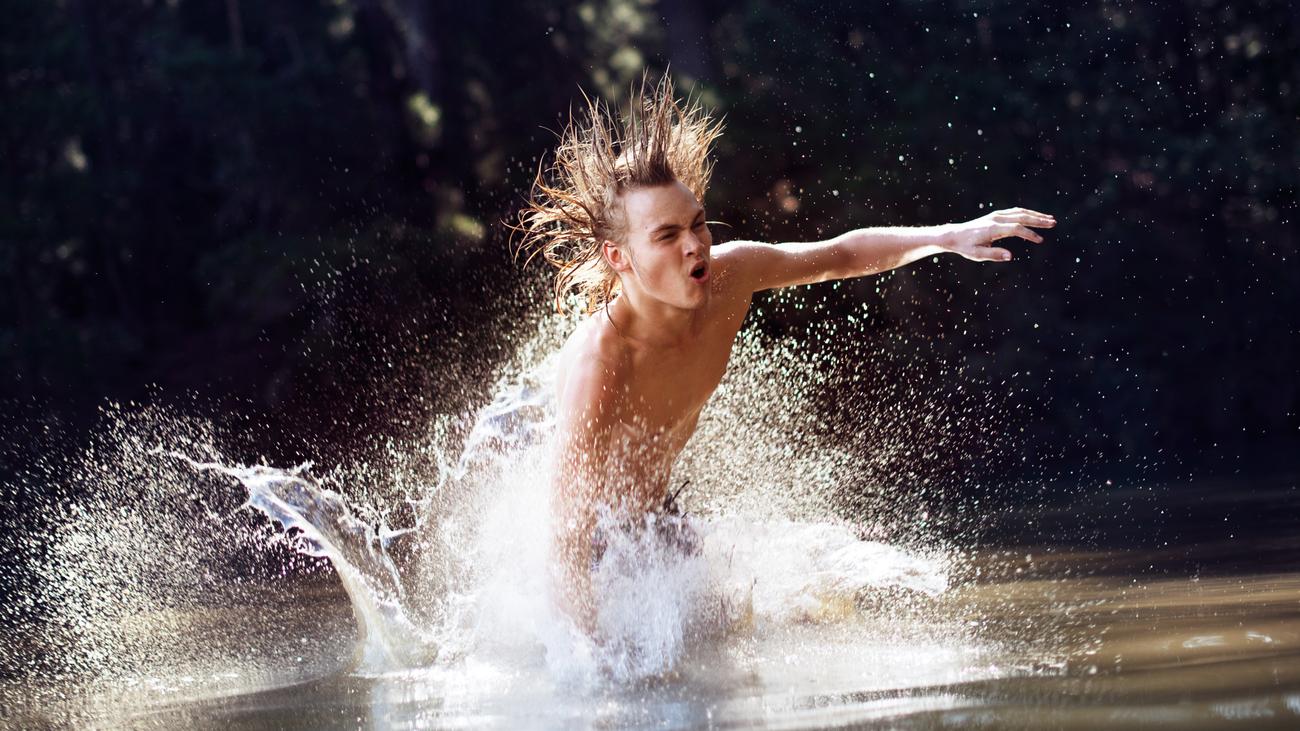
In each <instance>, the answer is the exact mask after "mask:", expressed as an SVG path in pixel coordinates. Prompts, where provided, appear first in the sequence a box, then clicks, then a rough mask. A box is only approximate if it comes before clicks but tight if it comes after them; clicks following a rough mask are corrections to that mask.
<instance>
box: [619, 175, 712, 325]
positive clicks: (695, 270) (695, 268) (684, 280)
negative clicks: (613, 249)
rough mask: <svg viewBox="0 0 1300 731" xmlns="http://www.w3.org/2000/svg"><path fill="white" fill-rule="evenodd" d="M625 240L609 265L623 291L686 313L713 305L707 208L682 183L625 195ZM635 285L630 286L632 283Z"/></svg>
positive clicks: (710, 243) (635, 191) (637, 190)
mask: <svg viewBox="0 0 1300 731" xmlns="http://www.w3.org/2000/svg"><path fill="white" fill-rule="evenodd" d="M623 206H624V210H625V212H626V215H627V241H626V242H625V243H624V244H623V245H622V246H621V247H619V248H620V253H621V256H617V255H616V256H617V261H611V263H613V264H614V267H615V269H616V270H617V271H618V272H619V275H620V277H622V279H623V286H624V287H629V286H635V287H637V288H638V289H640V290H641V291H642V292H643V293H645V294H647V295H649V296H650V297H653V298H654V299H657V300H660V301H661V302H664V303H666V304H670V305H673V306H675V307H681V308H683V309H695V308H698V307H702V306H704V305H705V304H706V303H707V302H708V300H709V280H710V279H711V278H712V274H711V271H710V270H711V268H712V263H711V262H710V261H709V247H710V246H712V245H713V236H712V234H710V233H709V227H708V226H707V225H705V223H704V208H703V207H702V206H701V205H700V203H699V201H697V200H696V199H695V195H694V194H692V193H691V191H690V189H689V188H687V187H686V186H685V185H682V184H681V182H678V181H673V182H672V183H669V184H666V185H657V186H654V187H648V188H637V189H635V190H631V191H628V192H626V193H624V194H623ZM629 280H631V281H629Z"/></svg>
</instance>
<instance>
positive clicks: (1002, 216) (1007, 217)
mask: <svg viewBox="0 0 1300 731" xmlns="http://www.w3.org/2000/svg"><path fill="white" fill-rule="evenodd" d="M993 220H994V221H996V222H997V223H1019V224H1024V225H1025V226H1033V227H1035V228H1052V227H1053V226H1055V225H1056V219H1055V218H1052V217H1051V216H1048V215H1044V214H1042V213H1034V212H1033V211H1023V212H1020V211H1011V212H1008V213H995V214H993Z"/></svg>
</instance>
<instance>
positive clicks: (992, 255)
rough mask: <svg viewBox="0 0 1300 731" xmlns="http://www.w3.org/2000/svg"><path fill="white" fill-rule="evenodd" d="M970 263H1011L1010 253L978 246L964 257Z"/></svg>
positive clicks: (995, 248) (992, 247) (993, 247)
mask: <svg viewBox="0 0 1300 731" xmlns="http://www.w3.org/2000/svg"><path fill="white" fill-rule="evenodd" d="M966 258H967V259H970V260H971V261H1011V252H1010V251H1007V250H1006V249H1000V248H998V247H996V246H980V247H977V248H975V249H974V250H973V251H971V252H970V253H968V254H967V255H966Z"/></svg>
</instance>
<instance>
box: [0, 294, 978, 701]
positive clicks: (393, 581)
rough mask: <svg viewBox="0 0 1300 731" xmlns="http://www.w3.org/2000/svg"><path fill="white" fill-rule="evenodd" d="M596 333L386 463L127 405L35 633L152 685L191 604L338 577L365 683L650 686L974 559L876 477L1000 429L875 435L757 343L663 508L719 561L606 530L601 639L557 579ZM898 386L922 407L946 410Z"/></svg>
mask: <svg viewBox="0 0 1300 731" xmlns="http://www.w3.org/2000/svg"><path fill="white" fill-rule="evenodd" d="M570 325H571V323H568V322H565V321H563V320H558V319H557V320H543V321H542V327H541V329H540V331H539V332H538V333H537V334H536V335H535V336H534V337H532V338H530V339H528V340H526V341H524V342H522V343H521V344H520V345H519V347H517V348H516V349H515V350H514V356H513V358H512V360H511V361H510V362H508V363H506V364H504V365H502V366H499V368H498V371H497V373H496V375H495V381H494V382H495V383H496V386H495V388H494V389H493V392H494V394H495V396H494V397H493V399H492V400H491V401H490V402H489V403H487V404H486V405H485V406H482V407H481V408H479V409H477V410H475V411H472V412H470V413H469V414H467V415H452V414H448V415H444V416H443V417H441V418H438V419H435V420H433V421H432V422H431V423H430V425H429V427H428V429H427V430H426V431H424V432H422V433H420V434H417V435H415V436H412V437H410V438H409V439H408V440H406V441H405V442H393V441H390V442H389V443H387V444H386V445H385V448H384V452H385V453H386V454H387V455H388V458H387V459H386V460H379V461H373V462H367V463H364V464H355V463H354V464H347V463H342V464H340V465H338V466H336V467H335V468H333V469H331V470H327V471H326V472H325V473H324V474H323V475H315V476H314V475H313V471H312V469H311V468H310V467H309V466H306V465H304V466H301V467H298V468H294V469H277V468H274V467H270V466H267V465H256V466H243V465H237V464H233V463H232V462H231V461H230V460H228V459H226V458H224V457H223V455H222V454H221V449H220V446H219V442H220V438H219V432H218V430H217V429H216V427H214V426H213V425H212V423H210V422H206V421H203V420H199V419H193V418H185V417H180V416H177V415H176V414H174V413H170V412H167V411H165V410H162V409H158V408H134V409H133V408H120V409H114V410H113V411H112V413H110V414H109V415H108V418H107V419H106V423H107V424H108V429H107V431H106V432H105V433H104V434H102V435H101V436H100V438H98V439H97V440H96V446H95V447H93V448H92V449H90V450H88V451H87V453H86V454H85V456H84V460H83V464H81V465H80V469H79V470H78V471H76V472H75V474H76V478H75V479H74V480H73V481H71V482H69V483H68V484H67V485H65V486H63V487H61V488H60V489H58V490H55V491H54V494H55V495H56V497H57V501H56V502H57V511H58V512H57V516H58V517H57V518H56V519H54V520H53V521H52V522H53V524H54V525H53V527H52V529H51V530H50V531H49V532H46V533H44V534H43V535H42V537H40V539H39V543H40V550H39V551H37V550H33V551H32V553H31V555H30V556H29V557H28V558H27V559H26V560H27V561H28V562H29V563H30V565H31V566H33V567H35V573H36V574H37V576H38V579H39V587H40V588H39V591H38V593H37V594H36V595H35V596H36V597H37V601H39V602H41V603H42V606H43V609H42V611H41V612H39V613H35V616H36V620H35V622H34V623H35V624H36V625H39V631H38V632H33V633H32V636H35V637H39V639H38V640H35V641H37V642H40V643H42V644H43V646H44V648H45V650H46V651H47V652H48V653H49V655H50V656H51V657H57V658H58V659H59V665H60V667H58V668H57V669H56V670H57V671H59V672H65V673H71V674H80V675H86V674H89V675H98V676H112V675H119V676H122V675H130V674H131V673H133V672H139V671H140V668H147V667H149V666H150V665H151V664H154V663H158V662H160V661H161V660H162V658H163V657H167V658H169V659H170V660H171V661H172V662H174V661H175V658H176V656H177V655H178V654H184V653H185V652H186V651H188V652H190V653H191V654H193V655H196V656H197V655H201V654H202V653H203V649H204V648H188V650H187V648H185V647H184V642H185V641H184V637H183V636H179V635H169V634H168V632H167V631H166V630H167V629H168V626H169V625H168V622H169V621H173V620H171V619H169V617H173V616H176V615H174V614H169V613H167V612H165V611H163V610H165V609H167V608H172V609H178V610H180V609H185V608H192V607H196V606H209V607H211V606H224V607H229V606H241V605H249V606H253V605H257V604H259V600H260V599H261V598H264V597H265V594H266V592H267V591H268V590H269V589H268V587H274V586H276V585H277V582H279V584H278V585H280V586H283V587H285V588H287V589H288V590H289V591H295V590H297V589H296V587H298V586H300V585H301V583H302V582H303V581H308V582H316V583H320V582H322V581H335V580H336V581H338V582H339V583H341V585H342V587H343V588H344V590H345V591H346V594H347V596H348V599H349V600H350V602H351V605H352V610H353V614H354V616H355V618H356V621H357V624H358V627H359V636H360V639H359V642H358V645H357V650H356V653H355V656H354V665H353V667H354V670H355V671H357V672H361V673H383V672H388V671H393V670H395V669H401V668H409V667H420V666H427V665H430V664H438V663H452V662H457V661H460V660H463V659H464V658H466V657H470V656H473V657H478V658H482V657H507V658H509V660H508V662H510V663H524V664H527V663H534V662H541V663H544V664H545V665H546V666H548V667H549V668H550V670H551V672H553V673H557V674H559V675H561V676H566V677H578V678H607V677H611V676H612V677H614V678H623V679H629V678H642V677H647V676H653V675H656V674H660V673H664V672H667V671H670V670H672V669H673V668H674V667H675V666H676V665H677V664H678V663H679V662H680V660H681V658H682V657H683V656H684V655H685V654H688V653H689V652H691V651H692V648H694V647H697V646H699V645H701V644H702V643H703V644H708V643H715V644H716V643H719V642H721V643H726V642H728V641H729V640H728V638H730V637H735V636H737V635H742V636H745V635H749V634H752V633H755V632H759V633H761V632H765V631H775V630H777V629H779V628H781V627H785V626H789V625H791V624H794V623H806V622H825V621H832V620H835V619H836V618H841V617H844V616H847V615H851V614H853V613H855V612H858V611H860V610H861V609H862V607H864V606H868V605H872V606H880V605H881V604H883V603H888V604H891V605H892V606H894V607H896V608H897V609H898V610H899V611H902V610H903V609H904V608H905V607H907V606H908V605H909V604H910V603H911V602H912V601H913V600H916V598H917V597H925V596H933V595H936V594H939V593H941V592H943V591H944V589H945V588H946V587H947V586H948V584H949V583H950V580H949V578H948V577H949V575H950V570H951V566H950V563H951V560H952V559H951V556H952V555H953V554H952V553H951V552H950V551H948V550H947V549H945V547H944V546H942V545H938V544H937V543H935V542H934V541H933V540H932V537H930V536H928V534H927V533H926V531H925V510H924V508H923V507H922V506H921V504H920V501H919V497H918V494H917V493H907V492H900V491H899V488H906V487H907V486H906V485H900V484H899V481H898V480H895V481H894V482H892V483H884V482H878V483H876V484H872V482H873V480H875V479H878V476H879V475H880V474H881V473H882V471H885V470H888V469H889V460H890V459H892V458H893V455H896V454H897V453H899V452H900V451H902V448H903V444H904V443H908V444H915V443H916V442H918V441H925V440H927V439H929V440H933V439H942V438H948V439H950V440H951V441H952V443H953V445H954V446H955V447H956V446H960V444H961V439H960V434H959V433H958V432H959V431H960V429H961V427H962V426H963V425H964V421H965V420H968V419H975V418H978V415H977V414H975V413H973V410H972V411H971V412H970V413H962V412H960V406H958V407H954V406H953V405H952V401H951V400H949V402H948V403H946V404H945V405H944V406H942V407H941V410H940V411H939V413H935V412H934V411H932V412H930V413H923V414H920V417H924V418H919V417H918V412H917V411H915V410H913V411H912V412H909V413H907V414H905V415H904V414H903V412H902V411H900V412H899V414H900V416H899V418H897V419H892V420H891V419H890V417H889V416H888V414H882V412H884V411H885V409H883V408H882V409H877V410H875V411H874V412H873V413H872V415H871V416H870V417H869V418H868V419H867V421H868V423H872V422H873V420H874V426H875V427H876V429H875V430H874V431H873V432H872V439H874V440H875V441H874V442H873V443H871V444H869V445H864V444H862V443H861V442H860V441H859V442H856V443H855V442H854V440H853V439H850V438H848V437H847V436H846V435H845V433H844V432H843V430H842V426H843V423H842V420H843V419H845V418H847V417H846V414H850V413H851V412H849V411H845V410H843V409H841V410H840V412H838V414H839V415H838V416H834V417H833V418H831V417H828V416H827V410H826V409H825V408H823V405H824V404H823V402H824V399H825V396H826V394H827V392H828V391H831V390H833V389H835V388H837V387H842V386H843V383H842V382H840V383H836V382H834V381H833V379H832V376H831V375H830V371H828V369H826V368H823V367H822V365H823V364H821V363H819V362H818V360H819V358H820V357H822V356H820V355H817V354H816V351H813V352H812V354H810V351H809V350H808V349H807V348H804V347H802V344H801V343H800V342H799V341H796V340H777V339H773V338H771V337H767V336H764V335H762V334H761V333H759V332H758V331H756V330H753V329H750V330H746V331H745V332H744V333H742V336H741V339H740V341H739V342H738V343H737V346H736V349H735V352H734V356H733V362H732V365H731V369H730V371H729V374H728V376H727V377H726V379H725V380H724V382H723V384H722V385H721V387H720V388H719V390H718V392H717V393H716V395H715V397H714V399H713V401H712V402H711V404H710V406H709V407H708V409H706V412H705V416H704V418H703V419H702V421H701V423H700V426H699V430H698V432H697V434H696V436H695V438H694V439H693V441H692V444H691V446H690V447H688V450H687V451H686V452H685V453H684V454H683V456H682V458H681V460H679V462H678V464H677V466H676V471H677V474H675V475H674V480H676V481H677V483H675V484H679V483H680V481H682V480H685V479H689V480H690V481H691V488H690V489H689V490H688V491H687V493H685V494H684V495H683V497H682V501H683V503H684V504H685V507H686V513H687V515H686V516H685V517H669V516H649V517H647V518H646V520H650V521H679V522H681V524H682V526H683V527H688V528H689V530H690V532H691V533H692V534H693V535H695V536H697V537H698V540H699V545H698V547H697V550H693V551H682V550H680V547H679V546H675V545H673V544H672V542H671V541H666V540H664V539H663V536H664V535H667V534H671V533H672V532H673V531H664V530H656V529H655V528H654V526H642V527H641V528H640V529H631V530H627V529H622V528H621V527H618V526H614V525H613V524H610V525H606V526H603V527H604V528H606V529H608V532H609V534H610V535H611V536H612V538H611V540H610V544H609V546H608V548H607V550H606V551H605V553H604V556H603V558H602V559H601V562H600V564H599V566H598V568H597V571H596V581H597V586H598V593H599V595H600V597H601V610H600V614H599V625H600V628H601V632H600V637H601V639H600V640H599V641H598V642H595V643H593V642H591V641H590V639H589V638H587V637H585V636H584V635H582V634H581V633H579V632H577V631H576V630H575V629H574V628H573V627H572V625H571V624H570V623H569V622H568V621H567V619H566V618H565V617H563V616H561V615H559V614H558V613H557V611H556V609H555V606H556V602H555V597H554V596H553V595H552V593H551V592H552V591H553V588H552V587H551V586H550V585H549V581H548V577H549V575H550V572H549V571H548V570H547V566H546V556H547V555H548V553H549V552H548V549H547V540H548V538H549V535H550V530H549V526H548V520H549V518H548V516H549V512H550V511H549V506H548V502H549V490H548V485H549V482H550V481H549V476H548V474H547V465H549V464H550V459H549V458H548V454H549V451H548V450H549V449H550V448H551V445H550V442H549V436H550V433H551V425H552V424H553V412H552V404H551V398H550V393H551V381H552V373H551V365H552V362H551V361H550V360H549V358H548V355H549V354H551V353H554V352H555V351H556V349H557V346H558V344H559V342H560V341H561V339H562V336H563V334H564V332H566V330H567V328H568V327H569V326H570ZM812 337H813V338H816V337H817V335H816V334H815V333H814V335H813V336H812ZM859 357H861V354H859ZM899 388H901V387H899ZM918 390H920V387H918ZM894 395H895V397H896V399H895V403H897V402H908V403H910V404H912V405H913V406H914V407H915V406H916V405H917V404H919V403H922V399H924V398H925V396H926V395H925V394H919V393H907V392H903V391H896V392H895V394H894ZM936 408H940V407H936ZM954 408H957V409H958V411H957V412H953V409H954ZM943 410H946V411H943ZM836 419H838V420H840V421H839V422H837V421H836ZM862 431H863V430H862V429H861V428H859V429H858V433H859V434H861V432H862ZM377 473H378V474H381V475H382V476H384V477H386V479H374V476H375V474H377ZM363 475H364V476H366V477H367V479H366V480H365V483H366V486H367V487H366V488H364V489H363V488H361V487H359V486H358V484H357V483H360V482H362V480H361V479H360V478H361V476H363ZM377 484H386V485H387V486H388V487H387V488H386V489H385V488H376V487H375V485H377ZM237 486H238V487H237ZM872 490H874V491H876V492H877V493H879V494H882V495H887V500H884V501H883V502H887V503H888V509H882V510H881V511H880V512H879V513H878V514H876V515H863V514H861V513H858V514H853V513H851V512H846V511H845V508H844V506H845V504H846V503H845V501H844V500H843V499H842V497H843V495H844V494H846V493H853V494H861V493H864V492H868V493H869V492H871V491H872ZM250 508H251V510H250ZM909 516H910V517H909ZM399 518H400V520H399ZM900 524H903V525H906V526H909V527H910V528H911V530H910V531H908V530H903V531H900V530H898V526H899V525H900ZM660 527H662V526H660ZM864 537H872V538H877V539H879V538H889V539H896V540H891V542H889V543H886V542H883V541H879V540H864ZM900 541H901V543H900ZM882 596H887V597H889V598H890V601H889V602H881V601H880V598H881V597H882ZM262 603H265V602H262ZM278 611H283V609H282V608H281V609H279V610H278ZM174 621H179V620H174ZM11 660H12V659H11V658H6V662H9V661H11Z"/></svg>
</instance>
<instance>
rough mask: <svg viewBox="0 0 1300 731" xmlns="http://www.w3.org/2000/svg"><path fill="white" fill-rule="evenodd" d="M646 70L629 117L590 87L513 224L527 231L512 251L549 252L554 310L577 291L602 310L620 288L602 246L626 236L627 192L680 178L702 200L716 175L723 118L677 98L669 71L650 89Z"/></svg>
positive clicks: (590, 305)
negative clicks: (715, 149)
mask: <svg viewBox="0 0 1300 731" xmlns="http://www.w3.org/2000/svg"><path fill="white" fill-rule="evenodd" d="M646 79H647V77H646V76H642V78H641V84H640V89H635V88H634V89H633V90H632V92H631V103H630V108H629V112H628V113H627V114H626V115H618V114H616V113H615V112H613V111H611V109H610V107H609V104H607V103H602V102H601V101H600V100H599V99H597V100H595V101H593V100H592V99H591V98H590V97H588V96H587V95H586V94H585V93H584V94H583V99H584V100H585V101H586V110H585V115H584V116H583V118H582V119H580V120H579V121H578V122H576V123H575V121H574V119H573V113H572V111H570V114H569V123H568V125H567V126H566V127H565V129H564V132H563V133H562V134H561V135H560V143H559V146H558V147H556V149H555V156H554V160H553V161H552V162H551V165H550V167H549V168H544V165H545V159H543V162H542V163H541V164H540V165H539V168H538V173H537V178H536V179H535V180H534V182H533V189H532V192H531V194H530V196H529V200H528V204H527V206H526V207H525V208H524V209H523V210H522V211H520V213H519V223H518V224H517V225H515V226H512V228H513V229H514V230H515V232H516V233H519V234H522V237H521V238H520V240H519V243H518V246H517V247H516V248H515V256H516V258H518V256H519V255H520V254H521V253H522V254H525V255H526V259H525V260H524V265H525V266H526V265H527V264H528V262H530V261H532V259H533V257H535V256H537V255H539V254H540V255H541V256H542V258H543V259H545V260H546V261H547V262H549V263H550V264H551V265H552V266H554V267H555V268H556V269H557V270H558V271H557V272H556V275H555V287H554V290H555V307H556V309H557V310H559V311H560V312H563V311H565V309H566V308H565V299H566V297H567V295H568V294H569V293H570V292H573V291H576V292H577V294H578V296H579V299H580V300H582V301H583V302H584V305H585V311H586V312H587V313H592V312H595V311H596V310H598V309H600V307H602V306H603V305H604V304H606V303H607V302H609V300H610V299H611V298H612V297H613V296H614V294H615V293H616V292H617V291H618V287H619V281H618V275H617V274H616V273H615V272H614V270H613V268H611V267H610V266H609V262H608V261H606V260H605V257H604V256H603V255H602V253H601V249H602V246H603V242H605V241H606V240H609V241H613V242H615V243H624V242H625V241H626V236H627V217H626V214H625V211H624V208H623V199H622V194H623V193H625V192H627V191H629V190H633V189H636V188H641V187H647V186H655V185H663V184H667V183H671V182H673V181H674V180H678V181H681V183H682V184H683V185H685V186H686V187H687V188H688V189H690V191H691V193H693V194H695V197H696V199H697V200H699V201H700V202H701V203H702V202H703V201H704V191H705V189H706V188H707V187H708V184H709V176H710V174H711V173H712V172H713V162H712V160H710V159H709V151H710V148H711V147H712V145H713V141H714V140H715V139H717V138H718V136H719V135H721V134H722V122H721V121H720V120H714V119H713V118H712V117H711V116H710V115H708V114H706V113H705V112H704V111H703V110H702V109H701V108H700V105H699V103H698V101H692V100H691V99H690V98H689V97H688V98H687V99H686V101H685V102H683V103H679V102H678V101H677V99H676V98H675V97H674V94H673V85H672V80H671V78H670V77H669V76H668V75H667V74H664V76H663V78H662V79H661V80H660V81H659V83H658V84H655V85H654V86H653V87H650V86H649V85H648V84H647V80H646Z"/></svg>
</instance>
